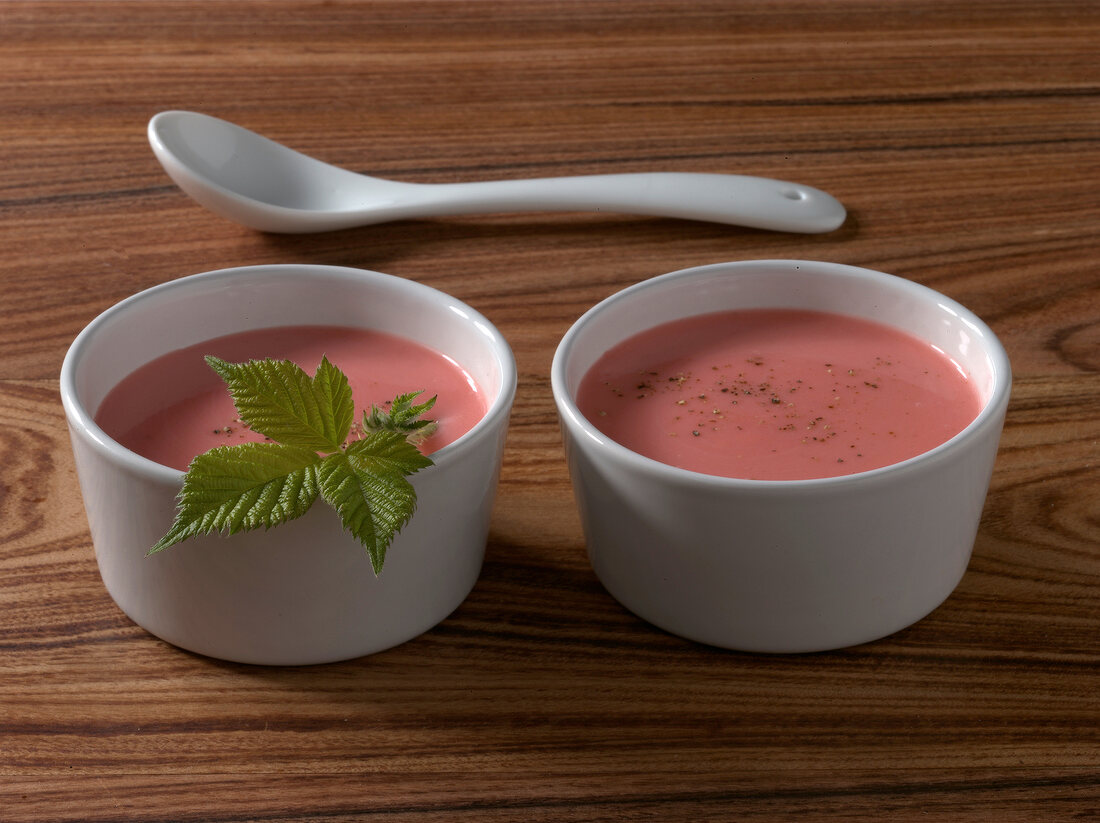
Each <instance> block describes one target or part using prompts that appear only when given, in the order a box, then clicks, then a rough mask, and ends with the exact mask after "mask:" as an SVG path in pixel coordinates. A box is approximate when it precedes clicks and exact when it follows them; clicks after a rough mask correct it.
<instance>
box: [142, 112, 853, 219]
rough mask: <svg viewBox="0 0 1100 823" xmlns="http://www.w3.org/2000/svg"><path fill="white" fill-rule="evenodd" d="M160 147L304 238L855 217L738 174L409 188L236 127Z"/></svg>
mask: <svg viewBox="0 0 1100 823" xmlns="http://www.w3.org/2000/svg"><path fill="white" fill-rule="evenodd" d="M148 136H149V143H150V145H151V146H152V149H153V153H154V154H155V155H156V157H157V159H158V160H159V161H160V163H161V165H162V166H164V169H165V171H167V172H168V176H169V177H171V178H172V180H173V181H174V182H175V183H176V184H177V185H178V186H179V187H180V188H181V189H183V191H184V192H186V193H187V194H189V195H190V196H191V197H192V198H194V199H195V200H196V201H197V202H199V203H200V204H202V205H203V206H205V207H206V208H208V209H210V210H211V211H213V212H216V213H217V214H220V215H222V216H223V217H227V218H229V219H230V220H234V221H236V222H238V223H241V224H243V225H245V226H248V227H250V228H254V229H259V230H260V231H268V232H278V233H287V234H297V233H305V232H319V231H332V230H335V229H344V228H350V227H352V226H363V225H370V224H373V223H383V222H387V221H391V220H406V219H412V218H419V217H442V216H449V215H461V214H491V213H498V212H518V211H611V212H618V213H623V214H642V215H652V216H662V217H676V218H681V219H687V220H704V221H710V222H717V223H728V224H733V225H740V226H747V227H750V228H758V229H769V230H773V231H786V232H799V233H811V234H816V233H822V232H828V231H832V230H833V229H836V228H837V227H838V226H840V225H841V224H842V223H843V222H844V219H845V216H846V212H845V209H844V206H843V205H842V204H841V203H840V202H839V201H837V200H836V199H835V198H834V197H832V196H831V195H829V194H827V193H825V192H823V191H820V190H819V189H815V188H812V187H810V186H805V185H802V184H800V183H790V182H786V181H783V180H773V179H771V178H766V177H751V176H747V175H736V174H703V173H690V172H653V173H637V174H599V175H582V176H574V177H546V178H533V179H527V180H493V181H483V182H471V183H442V184H424V183H404V182H398V181H395V180H385V179H382V178H378V177H368V176H367V175H363V174H358V173H357V172H353V171H350V170H348V169H343V168H339V167H337V166H333V165H330V164H328V163H324V162H322V161H320V160H317V159H316V158H313V157H309V156H308V155H305V154H301V153H300V152H297V151H295V150H293V149H291V148H288V147H287V146H284V145H282V144H281V143H276V142H275V141H273V140H269V139H268V138H266V137H263V136H262V135H259V134H256V133H255V132H252V131H249V130H248V129H245V128H242V127H240V126H238V125H235V124H233V123H230V122H228V121H226V120H220V119H218V118H216V117H210V116H209V115H205V114H199V113H198V112H189V111H164V112H160V113H159V114H157V115H155V116H154V117H153V118H152V119H151V120H150V121H149V128H148Z"/></svg>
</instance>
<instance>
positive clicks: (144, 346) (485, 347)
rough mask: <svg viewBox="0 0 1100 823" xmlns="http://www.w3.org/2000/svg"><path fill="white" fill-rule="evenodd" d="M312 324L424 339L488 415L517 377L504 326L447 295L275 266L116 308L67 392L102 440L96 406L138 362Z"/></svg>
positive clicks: (78, 357)
mask: <svg viewBox="0 0 1100 823" xmlns="http://www.w3.org/2000/svg"><path fill="white" fill-rule="evenodd" d="M308 324H317V325H328V326H355V327H361V328H370V329H375V330H378V331H382V332H388V333H391V334H398V335H402V336H405V337H409V338H413V339H415V340H418V341H419V342H421V343H423V344H424V345H427V346H429V347H431V348H433V349H435V350H437V351H439V352H442V353H444V354H446V355H447V356H448V357H451V358H452V359H454V360H455V361H456V362H457V363H458V364H459V365H460V366H461V367H462V368H464V369H465V370H466V371H467V372H469V374H470V375H471V376H472V377H473V378H474V380H475V381H476V382H477V384H478V386H479V387H480V388H481V389H482V391H483V392H484V393H485V396H486V399H487V403H488V405H489V413H492V412H493V410H494V407H495V406H497V405H499V404H500V402H501V401H502V396H503V394H504V393H505V392H503V391H502V389H504V388H505V387H506V386H507V385H508V384H509V383H511V382H514V380H515V369H514V363H513V361H512V355H511V352H510V350H509V349H508V346H507V343H506V342H505V341H504V340H503V338H502V337H500V335H499V333H498V332H497V331H496V330H495V329H494V328H493V327H492V325H491V324H490V323H489V322H488V321H487V320H486V319H485V318H484V317H483V316H482V315H480V314H479V313H478V312H476V311H474V310H473V309H471V308H470V307H469V306H467V305H465V304H464V303H462V302H461V301H458V300H456V299H455V298H452V297H450V296H449V295H446V294H444V293H443V292H440V291H438V290H436V289H432V288H430V287H428V286H424V285H422V284H419V283H415V282H413V281H408V280H403V279H401V278H398V277H393V276H391V275H385V274H380V273H378V272H371V271H363V270H359V269H349V268H340V267H332V266H308V265H273V266H252V267H245V268H239V269H225V270H221V271H216V272H207V273H204V274H200V275H193V276H191V277H184V278H181V279H179V280H175V281H171V282H169V283H165V284H162V285H160V286H156V287H153V288H151V289H148V290H146V291H144V292H141V293H139V294H136V295H134V296H133V297H130V298H128V299H127V300H124V301H122V302H120V303H118V304H117V305H115V306H114V307H112V308H110V309H108V310H107V311H105V312H104V313H103V314H101V315H100V316H99V317H97V318H96V319H95V320H93V321H92V323H90V324H89V325H88V327H87V328H86V329H85V330H84V331H83V332H82V333H81V334H80V335H79V336H78V337H77V339H76V340H75V341H74V342H73V345H72V347H71V349H70V352H69V354H68V355H67V357H66V362H65V364H64V367H63V369H62V395H63V397H66V399H67V403H68V405H70V406H71V407H72V408H71V411H72V412H73V413H74V415H75V416H76V417H77V418H78V420H77V422H78V423H79V424H81V425H84V426H85V427H86V428H88V429H90V430H92V431H95V432H96V434H97V438H96V439H98V440H101V441H102V440H109V438H107V437H106V435H105V434H103V433H102V432H99V431H98V427H96V426H95V424H94V422H93V418H94V415H95V413H96V410H97V409H98V408H99V406H100V404H101V403H102V402H103V399H104V397H105V396H106V395H107V393H108V392H109V391H110V390H111V389H112V388H113V387H114V386H115V385H117V384H118V383H119V381H121V380H122V379H123V378H124V377H126V376H127V375H129V374H130V373H131V372H133V371H134V370H135V369H137V368H139V367H140V366H143V365H144V364H146V363H148V362H150V361H152V360H155V359H156V358H157V357H160V356H161V355H164V354H167V353H168V352H171V351H174V350H176V349H179V348H182V347H185V346H189V345H193V344H195V343H199V342H202V341H203V340H209V339H212V338H214V337H219V336H221V335H225V334H231V333H234V332H240V331H248V330H253V329H262V328H270V327H274V326H283V325H308ZM111 442H113V441H111ZM452 445H453V444H452Z"/></svg>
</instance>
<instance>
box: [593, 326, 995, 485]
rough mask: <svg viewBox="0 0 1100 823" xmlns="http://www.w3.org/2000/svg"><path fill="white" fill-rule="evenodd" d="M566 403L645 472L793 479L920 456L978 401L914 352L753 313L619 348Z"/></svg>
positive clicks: (901, 344)
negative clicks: (658, 467) (652, 467)
mask: <svg viewBox="0 0 1100 823" xmlns="http://www.w3.org/2000/svg"><path fill="white" fill-rule="evenodd" d="M577 405H578V407H579V408H580V410H581V412H582V413H583V414H584V416H585V417H587V418H588V419H589V420H590V421H591V422H592V423H593V424H594V425H595V426H596V427H597V428H598V429H599V430H600V431H602V432H603V433H604V434H606V435H607V436H608V437H610V438H612V439H613V440H615V441H616V442H618V443H620V444H622V445H624V446H626V447H627V448H629V449H631V450H633V451H636V452H638V453H640V454H643V455H645V456H647V457H651V458H653V459H654V460H659V461H661V462H663V463H668V464H670V465H673V466H678V467H680V468H684V469H690V470H692V471H696V472H701V473H704V474H712V475H719V476H723V477H740V478H746V479H755V480H797V479H809V478H815V477H834V476H837V475H844V474H854V473H855V472H861V471H866V470H868V469H873V468H878V467H881V466H887V465H889V464H891V463H897V462H899V461H902V460H906V459H908V458H910V457H914V456H916V455H918V454H921V453H922V452H925V451H928V450H929V449H931V448H934V447H935V446H938V445H939V444H941V443H943V442H945V441H946V440H949V439H950V438H951V437H953V436H954V435H956V434H958V433H959V432H960V431H961V430H962V429H964V428H965V427H966V426H967V425H968V424H969V423H970V422H971V421H972V420H973V419H974V418H975V417H976V416H977V414H978V412H979V410H980V405H981V401H980V398H979V397H978V393H977V391H976V389H975V388H974V387H973V385H972V384H971V383H970V381H969V380H968V379H967V377H966V375H964V374H963V372H962V370H961V368H960V367H959V366H957V365H956V364H955V363H954V362H953V361H951V360H950V359H949V358H947V357H946V356H944V355H943V354H941V353H940V352H939V351H937V350H936V349H934V348H932V346H931V345H930V344H929V343H927V342H925V341H923V340H919V339H917V338H915V337H912V336H909V335H907V334H905V333H903V332H899V331H897V330H896V329H892V328H890V327H887V326H884V325H881V324H879V323H874V322H871V321H867V320H860V319H856V318H852V317H845V316H841V315H837V314H828V313H823V312H810V311H795V310H771V309H763V310H748V311H731V312H720V313H716V314H711V315H705V316H702V317H692V318H687V319H685V320H680V321H676V322H674V323H669V324H667V325H663V326H659V327H657V328H655V329H650V330H648V331H646V332H643V333H642V334H640V335H638V336H636V337H633V338H631V339H629V340H626V341H625V342H623V343H621V344H620V345H618V346H616V347H615V348H613V349H612V350H610V351H609V352H607V353H606V354H605V355H604V356H603V357H601V358H600V360H598V361H597V362H596V364H595V365H594V366H593V367H592V369H591V370H590V371H589V372H588V373H587V374H586V375H585V376H584V379H583V380H582V381H581V385H580V388H579V390H578V392H577Z"/></svg>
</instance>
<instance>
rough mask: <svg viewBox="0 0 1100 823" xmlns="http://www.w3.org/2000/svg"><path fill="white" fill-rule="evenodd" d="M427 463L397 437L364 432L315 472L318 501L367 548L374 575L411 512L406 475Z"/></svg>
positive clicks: (412, 499)
mask: <svg viewBox="0 0 1100 823" xmlns="http://www.w3.org/2000/svg"><path fill="white" fill-rule="evenodd" d="M431 464H432V461H431V460H430V459H429V458H427V457H425V456H424V455H422V454H421V453H420V452H419V451H417V449H416V447H415V446H414V445H412V444H411V443H410V442H409V441H408V439H407V438H406V436H405V435H404V434H402V433H401V432H367V434H366V435H365V436H364V437H363V438H362V439H361V440H356V441H354V442H353V443H351V444H350V445H349V446H348V447H347V448H346V449H345V450H343V451H341V452H337V453H335V454H330V455H328V456H327V457H325V458H324V460H322V461H321V463H320V465H319V466H318V467H317V477H318V481H319V483H320V487H321V496H322V497H324V499H325V501H326V502H328V504H329V505H331V506H332V507H333V508H334V509H336V511H337V512H338V513H339V515H340V519H341V520H342V521H343V524H344V528H345V529H347V530H348V531H350V532H351V533H352V534H353V535H354V536H355V537H356V539H358V540H359V542H360V543H362V544H363V545H364V546H365V547H366V549H367V553H368V554H369V555H370V559H371V565H372V566H373V567H374V573H375V574H379V573H380V572H381V571H382V564H383V563H384V562H385V559H386V550H387V548H388V547H389V545H390V543H391V542H393V538H394V537H395V536H396V534H397V532H398V531H400V530H401V528H402V527H403V526H404V525H405V524H406V523H407V522H408V521H409V519H410V518H411V517H412V515H413V512H414V511H415V509H416V490H415V489H414V488H413V486H412V484H411V483H409V481H408V480H406V479H405V477H406V475H409V474H413V473H415V472H417V471H419V470H420V469H422V468H425V467H426V466H430V465H431Z"/></svg>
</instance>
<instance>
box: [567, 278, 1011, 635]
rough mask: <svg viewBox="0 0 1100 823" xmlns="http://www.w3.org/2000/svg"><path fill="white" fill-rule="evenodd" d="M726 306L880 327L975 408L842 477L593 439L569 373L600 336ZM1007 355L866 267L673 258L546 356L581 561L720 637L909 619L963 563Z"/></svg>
mask: <svg viewBox="0 0 1100 823" xmlns="http://www.w3.org/2000/svg"><path fill="white" fill-rule="evenodd" d="M739 308H802V309H817V310H823V311H832V312H839V313H842V314H850V315H855V316H858V317H865V318H869V319H872V320H877V321H879V322H883V323H887V324H890V325H893V326H896V327H897V328H900V329H902V330H904V331H906V332H909V333H910V334H914V335H917V336H919V337H921V338H923V339H925V340H927V341H929V342H931V343H933V344H934V345H936V346H938V347H940V348H941V349H942V350H943V351H944V352H945V353H946V354H947V355H948V356H949V357H951V358H953V359H954V360H955V361H956V362H957V363H959V364H960V365H961V366H962V367H963V368H964V369H965V370H966V371H967V372H968V373H969V374H970V376H971V379H972V380H973V381H974V384H975V385H976V387H977V388H978V391H979V392H980V395H981V398H982V410H981V412H980V413H979V415H978V417H977V418H976V419H975V420H974V421H973V422H972V423H971V424H970V425H969V426H968V427H967V428H966V429H964V430H963V431H962V432H961V433H959V434H958V435H956V436H955V437H954V438H952V439H951V440H949V441H948V442H946V443H944V444H943V445H941V446H939V447H937V448H935V449H933V450H931V451H929V452H926V453H924V454H922V455H919V456H917V457H914V458H912V459H910V460H907V461H904V462H901V463H897V464H894V465H892V466H887V467H884V468H881V469H876V470H874V471H869V472H863V473H860V474H854V475H849V476H846V477H836V478H824V479H816V480H798V481H752V480H738V479H729V478H721V477H713V476H707V475H701V474H696V473H693V472H689V471H685V470H681V469H677V468H673V467H671V466H668V465H665V464H662V463H658V462H656V461H653V460H650V459H648V458H645V457H642V456H640V455H638V454H636V453H634V452H631V451H629V450H628V449H626V448H624V447H622V446H620V445H619V444H617V443H615V442H614V441H611V440H610V439H608V438H607V437H606V436H605V435H603V434H602V433H600V432H599V430H597V429H596V428H595V427H594V426H593V425H592V424H591V423H590V422H589V421H587V420H586V419H585V418H584V417H583V415H581V413H580V412H579V410H578V409H577V406H576V404H575V402H574V395H575V392H576V390H577V386H578V384H579V382H580V380H581V378H582V377H583V375H584V374H585V372H586V371H587V370H588V368H589V367H590V366H591V365H592V364H593V363H594V362H595V360H596V359H597V358H598V357H599V356H600V355H601V354H602V353H603V352H604V351H606V350H607V349H608V348H610V347H611V346H614V345H616V344H617V343H619V342H621V341H623V340H625V339H626V338H628V337H631V336H632V335H634V334H636V333H638V332H640V331H642V330H644V329H647V328H651V327H653V326H656V325H659V324H661V323H664V322H668V321H671V320H676V319H679V318H683V317H690V316H692V315H696V314H703V313H708V312H713V311H722V310H726V309H739ZM1010 383H1011V374H1010V368H1009V362H1008V358H1007V355H1006V354H1005V351H1004V349H1003V347H1002V346H1001V344H1000V342H999V341H998V340H997V338H996V336H995V335H994V334H993V333H992V331H991V330H990V329H989V328H988V327H987V326H986V325H985V324H984V323H983V322H982V321H981V320H980V319H979V318H977V317H976V316H975V315H974V314H973V313H972V312H970V311H969V310H967V309H966V308H964V307H963V306H961V305H959V304H958V303H956V302H955V301H953V300H950V299H948V298H947V297H945V296H944V295H942V294H939V293H937V292H935V291H932V290H930V289H927V288H925V287H923V286H920V285H918V284H915V283H912V282H910V281H907V280H904V279H901V278H898V277H893V276H891V275H887V274H882V273H880V272H875V271H870V270H867V269H860V268H855V267H851V266H843V265H838V264H834V263H819V262H811V261H789V260H771V261H745V262H735V263H722V264H717V265H712V266H704V267H700V268H696V269H689V270H685V271H680V272H674V273H672V274H668V275H664V276H662V277H657V278H654V279H652V280H648V281H645V282H642V283H639V284H638V285H636V286H633V287H631V288H628V289H626V290H624V291H622V292H620V293H618V294H616V295H613V296H612V297H610V298H608V299H607V300H605V301H603V302H602V303H600V304H599V305H597V306H595V307H594V308H592V309H591V310H590V311H589V312H587V313H586V314H585V315H584V316H583V317H581V318H580V319H579V320H578V321H577V322H576V324H575V325H574V326H573V327H572V328H571V329H570V330H569V331H568V333H567V334H566V335H565V337H564V338H563V340H562V341H561V344H560V346H559V347H558V350H557V352H556V354H555V357H554V361H553V367H552V386H553V391H554V397H555V401H556V403H557V407H558V411H559V414H560V416H561V421H562V431H563V436H564V440H565V446H566V453H567V457H568V461H569V470H570V475H571V477H572V481H573V485H574V491H575V496H576V499H577V503H578V506H579V508H580V512H581V519H582V523H583V526H584V530H585V536H586V539H587V542H588V551H589V556H590V559H591V562H592V566H593V568H594V569H595V571H596V574H597V575H598V576H599V578H600V580H601V581H602V582H603V584H604V586H605V587H606V588H607V590H608V591H609V592H610V593H611V594H612V595H613V596H614V597H615V598H616V599H618V600H619V601H620V602H621V603H622V604H623V605H625V606H626V607H627V608H629V609H631V610H632V611H633V612H635V613H636V614H638V615H639V616H641V617H643V618H644V619H646V620H648V621H650V622H652V623H653V624H655V625H657V626H659V627H662V628H664V629H666V630H668V631H670V632H673V633H675V634H679V635H682V636H684V637H688V638H691V639H694V640H698V641H701V642H704V643H709V644H713V645H717V646H723V647H728V648H733V649H742V650H748V651H763V652H809V651H819V650H825V649H834V648H839V647H844V646H850V645H854V644H858V643H862V642H865V641H869V640H873V639H875V638H879V637H883V636H885V635H888V634H890V633H892V632H895V631H897V630H899V629H901V628H903V627H905V626H908V625H910V624H912V623H913V622H915V621H917V620H919V619H920V618H922V617H924V616H925V615H927V614H928V613H929V612H930V611H932V610H933V609H935V608H936V606H938V605H939V604H940V603H942V602H943V600H944V599H945V598H946V597H947V596H948V595H949V594H950V593H951V591H952V590H953V589H954V588H955V586H956V585H957V584H958V582H959V580H960V579H961V577H962V575H963V573H964V572H965V570H966V567H967V564H968V562H969V559H970V554H971V551H972V548H973V544H974V538H975V534H976V532H977V528H978V522H979V519H980V517H981V512H982V507H983V503H984V499H985V495H986V492H987V489H988V486H989V479H990V475H991V472H992V468H993V463H994V459H995V457H996V454H997V446H998V441H999V437H1000V432H1001V426H1002V424H1003V421H1004V415H1005V410H1006V407H1007V404H1008V397H1009V388H1010Z"/></svg>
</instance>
